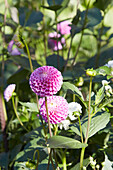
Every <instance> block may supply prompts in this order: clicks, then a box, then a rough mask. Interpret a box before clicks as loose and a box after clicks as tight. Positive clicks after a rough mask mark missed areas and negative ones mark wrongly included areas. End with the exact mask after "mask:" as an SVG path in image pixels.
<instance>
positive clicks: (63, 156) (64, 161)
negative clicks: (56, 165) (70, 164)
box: [62, 150, 67, 170]
mask: <svg viewBox="0 0 113 170" xmlns="http://www.w3.org/2000/svg"><path fill="white" fill-rule="evenodd" d="M62 163H63V170H67V167H66V150H65V151H63V150H62Z"/></svg>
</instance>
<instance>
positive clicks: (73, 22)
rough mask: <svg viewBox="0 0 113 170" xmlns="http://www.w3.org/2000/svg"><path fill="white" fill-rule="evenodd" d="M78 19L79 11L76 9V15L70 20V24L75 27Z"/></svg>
mask: <svg viewBox="0 0 113 170" xmlns="http://www.w3.org/2000/svg"><path fill="white" fill-rule="evenodd" d="M79 19H80V10H79V9H77V14H76V15H75V16H74V18H73V20H72V24H74V25H77V23H78V22H79Z"/></svg>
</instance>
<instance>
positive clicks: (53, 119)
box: [40, 96, 68, 124]
mask: <svg viewBox="0 0 113 170" xmlns="http://www.w3.org/2000/svg"><path fill="white" fill-rule="evenodd" d="M47 106H48V114H49V119H50V123H51V124H57V123H60V122H62V121H63V120H65V119H66V118H67V116H68V103H67V101H66V99H64V98H63V97H62V96H48V97H47ZM40 114H41V115H42V118H43V119H44V120H45V122H48V119H47V112H46V105H45V101H44V102H43V104H42V105H41V107H40Z"/></svg>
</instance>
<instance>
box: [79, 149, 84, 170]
mask: <svg viewBox="0 0 113 170" xmlns="http://www.w3.org/2000/svg"><path fill="white" fill-rule="evenodd" d="M84 153H85V147H84V148H82V150H81V155H80V170H83V160H84Z"/></svg>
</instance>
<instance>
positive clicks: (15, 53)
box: [8, 40, 21, 55]
mask: <svg viewBox="0 0 113 170" xmlns="http://www.w3.org/2000/svg"><path fill="white" fill-rule="evenodd" d="M13 45H14V40H11V41H10V42H9V45H8V52H9V53H10V54H11V55H21V53H20V51H19V50H18V49H17V48H14V49H13Z"/></svg>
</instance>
